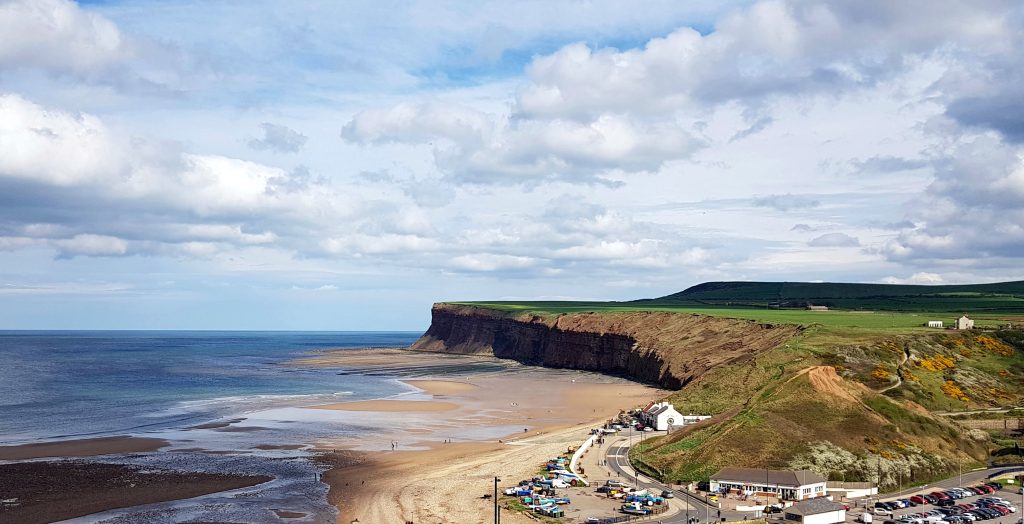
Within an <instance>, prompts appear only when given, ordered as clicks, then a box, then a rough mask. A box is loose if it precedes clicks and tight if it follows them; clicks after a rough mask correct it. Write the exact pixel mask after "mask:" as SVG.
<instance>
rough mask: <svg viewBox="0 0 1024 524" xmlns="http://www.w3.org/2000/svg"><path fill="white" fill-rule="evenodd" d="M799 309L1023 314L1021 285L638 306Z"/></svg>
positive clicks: (762, 287) (780, 292)
mask: <svg viewBox="0 0 1024 524" xmlns="http://www.w3.org/2000/svg"><path fill="white" fill-rule="evenodd" d="M645 302H647V303H655V304H677V305H687V304H689V305H714V306H733V307H767V306H769V305H772V306H777V307H803V306H806V305H809V304H814V305H824V306H831V307H835V308H842V309H881V310H892V311H936V312H961V311H972V312H984V311H998V312H1011V311H1020V312H1024V281H1017V282H1000V283H993V284H970V285H948V286H917V285H890V284H854V283H835V282H822V283H816V282H706V283H703V284H698V285H696V286H693V287H691V288H688V289H686V290H684V291H680V292H679V293H673V294H671V295H668V296H664V297H661V298H658V299H654V300H652V301H637V303H645Z"/></svg>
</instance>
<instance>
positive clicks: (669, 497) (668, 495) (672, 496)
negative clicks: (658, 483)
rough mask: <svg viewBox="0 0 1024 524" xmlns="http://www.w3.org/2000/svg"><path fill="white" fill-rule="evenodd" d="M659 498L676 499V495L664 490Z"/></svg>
mask: <svg viewBox="0 0 1024 524" xmlns="http://www.w3.org/2000/svg"><path fill="white" fill-rule="evenodd" d="M661 496H662V498H666V499H672V498H675V497H676V494H675V493H672V492H671V491H669V490H667V489H666V490H665V491H662V492H661Z"/></svg>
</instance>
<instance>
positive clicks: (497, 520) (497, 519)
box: [494, 477, 501, 524]
mask: <svg viewBox="0 0 1024 524" xmlns="http://www.w3.org/2000/svg"><path fill="white" fill-rule="evenodd" d="M499 482H501V479H500V478H498V477H494V524H499V523H500V522H501V513H499V512H498V483H499Z"/></svg>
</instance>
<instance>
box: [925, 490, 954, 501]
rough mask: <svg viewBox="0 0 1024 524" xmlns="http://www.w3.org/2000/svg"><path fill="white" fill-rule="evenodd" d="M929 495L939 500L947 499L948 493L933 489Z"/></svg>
mask: <svg viewBox="0 0 1024 524" xmlns="http://www.w3.org/2000/svg"><path fill="white" fill-rule="evenodd" d="M929 495H931V496H933V497H935V498H937V499H939V500H949V495H946V494H945V493H943V492H941V491H933V492H931V493H929Z"/></svg>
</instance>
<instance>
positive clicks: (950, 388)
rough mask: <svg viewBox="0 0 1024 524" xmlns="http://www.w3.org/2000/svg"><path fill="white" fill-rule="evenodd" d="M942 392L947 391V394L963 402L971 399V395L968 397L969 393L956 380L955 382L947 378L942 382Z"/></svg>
mask: <svg viewBox="0 0 1024 524" xmlns="http://www.w3.org/2000/svg"><path fill="white" fill-rule="evenodd" d="M942 392H943V393H945V394H946V396H948V397H950V398H955V399H956V400H960V401H963V402H967V401H968V400H970V397H968V396H967V394H966V393H964V392H963V390H961V389H960V386H958V385H956V382H953V381H952V380H947V381H946V382H945V383H943V384H942Z"/></svg>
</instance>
